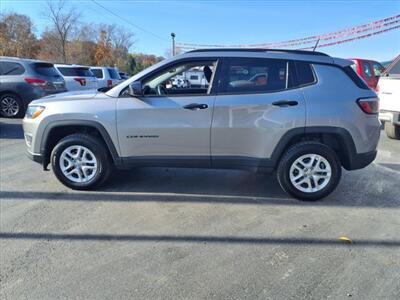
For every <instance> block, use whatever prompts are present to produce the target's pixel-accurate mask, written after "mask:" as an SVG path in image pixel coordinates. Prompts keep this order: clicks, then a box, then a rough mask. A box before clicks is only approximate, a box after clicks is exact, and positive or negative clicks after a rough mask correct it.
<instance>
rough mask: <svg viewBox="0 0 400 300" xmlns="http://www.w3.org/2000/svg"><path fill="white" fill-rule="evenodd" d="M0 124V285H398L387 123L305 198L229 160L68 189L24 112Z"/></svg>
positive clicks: (178, 294) (398, 216)
mask: <svg viewBox="0 0 400 300" xmlns="http://www.w3.org/2000/svg"><path fill="white" fill-rule="evenodd" d="M0 130H1V134H0V146H1V149H0V167H1V170H0V199H1V202H0V203H1V206H0V218H1V219H0V227H1V228H0V298H1V299H67V298H68V299H126V298H130V299H326V298H330V299H345V298H346V299H348V298H352V299H400V141H396V140H390V139H388V138H387V137H386V135H384V132H382V133H383V134H382V136H381V141H380V144H379V154H378V157H377V159H376V161H375V162H374V163H373V164H371V165H370V166H368V167H367V168H365V169H362V170H357V171H352V172H347V171H344V172H343V177H342V181H341V183H340V184H339V186H338V188H337V189H336V191H335V192H334V193H333V194H331V195H330V196H329V197H327V198H325V199H323V200H321V201H318V202H301V201H298V200H295V199H292V198H290V197H288V196H287V195H286V194H285V193H283V192H282V191H281V189H280V187H279V184H278V182H277V180H276V179H275V176H274V175H265V174H254V173H249V172H245V171H234V170H203V169H166V168H141V169H135V170H132V171H129V172H128V171H124V172H117V173H115V174H114V175H113V177H112V180H111V181H110V182H109V183H108V184H107V185H106V186H104V187H103V188H101V189H100V190H98V191H95V192H80V191H72V190H70V189H68V188H66V187H64V186H62V185H61V184H60V183H59V182H58V181H57V180H56V178H55V176H54V175H53V174H52V172H44V171H42V168H41V166H40V165H38V164H36V163H34V162H32V161H30V160H29V159H28V158H26V157H25V154H24V151H25V147H24V140H23V133H22V128H21V120H7V119H0ZM342 236H344V237H348V238H349V239H351V241H352V243H345V242H343V241H341V240H339V238H340V237H342Z"/></svg>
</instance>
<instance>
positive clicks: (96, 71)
mask: <svg viewBox="0 0 400 300" xmlns="http://www.w3.org/2000/svg"><path fill="white" fill-rule="evenodd" d="M90 71H92V73H93V74H94V76H95V77H96V78H103V71H102V70H101V69H90Z"/></svg>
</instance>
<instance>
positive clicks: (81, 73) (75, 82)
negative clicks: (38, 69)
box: [54, 64, 97, 91]
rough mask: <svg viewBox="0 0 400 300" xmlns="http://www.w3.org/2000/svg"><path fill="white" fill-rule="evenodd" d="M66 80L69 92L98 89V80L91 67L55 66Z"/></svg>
mask: <svg viewBox="0 0 400 300" xmlns="http://www.w3.org/2000/svg"><path fill="white" fill-rule="evenodd" d="M54 66H55V67H56V69H57V70H58V71H59V72H60V73H61V75H62V76H63V78H64V80H65V85H66V87H67V90H68V91H80V90H90V89H97V79H96V77H95V76H94V75H93V73H92V72H91V71H90V69H89V67H85V66H79V65H65V64H64V65H60V64H55V65H54Z"/></svg>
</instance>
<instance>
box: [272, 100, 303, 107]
mask: <svg viewBox="0 0 400 300" xmlns="http://www.w3.org/2000/svg"><path fill="white" fill-rule="evenodd" d="M297 104H299V102H297V101H292V100H281V101H275V102H272V105H274V106H280V107H288V106H296V105H297Z"/></svg>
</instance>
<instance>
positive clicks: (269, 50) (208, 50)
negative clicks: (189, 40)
mask: <svg viewBox="0 0 400 300" xmlns="http://www.w3.org/2000/svg"><path fill="white" fill-rule="evenodd" d="M222 51H233V52H286V53H293V54H305V55H318V56H329V55H328V54H326V53H323V52H317V51H307V50H293V49H263V48H207V49H196V50H191V51H188V52H189V53H193V52H222Z"/></svg>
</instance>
